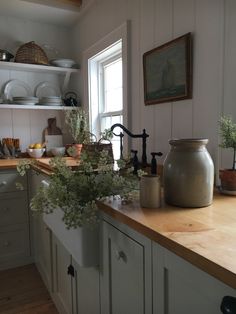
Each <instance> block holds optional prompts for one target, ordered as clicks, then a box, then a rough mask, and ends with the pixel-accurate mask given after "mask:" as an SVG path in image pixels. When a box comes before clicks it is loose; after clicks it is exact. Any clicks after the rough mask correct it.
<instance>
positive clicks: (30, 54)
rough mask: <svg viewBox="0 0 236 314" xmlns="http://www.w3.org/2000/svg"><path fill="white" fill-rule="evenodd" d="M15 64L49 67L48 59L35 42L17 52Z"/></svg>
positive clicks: (21, 47) (27, 44) (23, 46)
mask: <svg viewBox="0 0 236 314" xmlns="http://www.w3.org/2000/svg"><path fill="white" fill-rule="evenodd" d="M15 62H19V63H31V64H43V65H48V64H49V62H48V57H47V55H46V53H45V52H44V51H43V49H42V48H41V47H39V46H38V45H36V44H35V43H34V41H31V42H29V43H26V44H24V45H22V46H20V48H19V49H18V50H17V52H16V56H15Z"/></svg>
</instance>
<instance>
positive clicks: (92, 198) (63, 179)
mask: <svg viewBox="0 0 236 314" xmlns="http://www.w3.org/2000/svg"><path fill="white" fill-rule="evenodd" d="M28 165H29V162H27V163H26V162H25V161H24V162H23V163H22V162H21V163H20V165H19V167H18V171H19V173H20V174H21V175H24V174H25V170H26V169H28V167H29V166H28ZM50 165H51V167H52V169H53V174H52V175H51V176H50V180H49V185H48V187H45V186H40V188H39V189H38V191H37V193H36V195H35V196H34V197H33V198H32V200H31V203H30V206H31V209H32V210H33V211H35V212H39V213H52V212H53V211H54V210H56V209H57V208H61V209H62V211H63V212H64V215H63V221H64V222H65V225H66V227H67V228H76V227H81V226H88V225H93V224H94V223H95V222H96V221H97V210H98V209H97V205H96V201H97V200H103V199H104V198H105V197H108V196H116V195H119V196H120V197H121V199H126V200H127V199H130V193H131V192H132V191H134V190H137V189H138V178H137V177H136V176H134V175H133V173H132V172H131V171H130V170H129V169H126V168H125V170H122V174H121V171H114V170H113V164H111V160H110V156H109V155H108V152H107V151H102V152H100V153H99V161H98V164H97V168H96V169H94V168H93V167H92V163H91V161H90V159H89V157H88V156H87V155H86V154H82V155H81V158H80V161H79V164H78V167H77V169H72V168H71V167H68V166H67V165H66V162H65V161H64V160H63V159H62V158H61V157H55V158H52V159H51V161H50ZM123 167H125V164H123Z"/></svg>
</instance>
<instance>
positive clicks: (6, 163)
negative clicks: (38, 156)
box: [0, 158, 22, 170]
mask: <svg viewBox="0 0 236 314" xmlns="http://www.w3.org/2000/svg"><path fill="white" fill-rule="evenodd" d="M20 160H22V159H21V158H15V159H0V170H1V169H15V168H16V166H17V165H18V163H19V161H20Z"/></svg>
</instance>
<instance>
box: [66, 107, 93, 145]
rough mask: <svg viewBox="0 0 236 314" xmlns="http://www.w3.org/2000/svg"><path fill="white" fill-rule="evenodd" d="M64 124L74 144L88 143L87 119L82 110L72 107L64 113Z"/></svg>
mask: <svg viewBox="0 0 236 314" xmlns="http://www.w3.org/2000/svg"><path fill="white" fill-rule="evenodd" d="M65 122H66V124H67V125H68V127H69V130H70V133H71V136H72V137H73V139H74V141H75V143H77V144H83V143H87V142H89V141H90V132H89V126H88V117H87V115H86V113H85V111H84V110H82V109H81V108H79V107H74V108H73V109H72V110H66V111H65Z"/></svg>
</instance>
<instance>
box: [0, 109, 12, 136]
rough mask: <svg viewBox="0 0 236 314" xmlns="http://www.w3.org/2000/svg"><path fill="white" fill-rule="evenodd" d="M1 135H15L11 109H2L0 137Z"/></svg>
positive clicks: (0, 114)
mask: <svg viewBox="0 0 236 314" xmlns="http://www.w3.org/2000/svg"><path fill="white" fill-rule="evenodd" d="M0 106H1V105H0ZM1 137H13V128H12V114H11V110H10V109H0V138H1Z"/></svg>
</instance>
